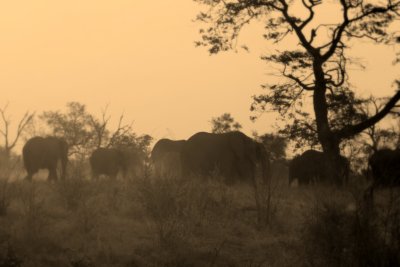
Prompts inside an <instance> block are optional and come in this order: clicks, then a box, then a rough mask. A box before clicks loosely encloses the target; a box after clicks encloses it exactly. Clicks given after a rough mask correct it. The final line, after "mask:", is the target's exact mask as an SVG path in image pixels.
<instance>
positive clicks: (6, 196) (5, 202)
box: [0, 178, 10, 216]
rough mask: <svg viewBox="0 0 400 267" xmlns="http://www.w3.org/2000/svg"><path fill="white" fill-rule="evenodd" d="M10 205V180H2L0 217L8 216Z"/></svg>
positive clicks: (0, 187) (0, 186) (0, 182)
mask: <svg viewBox="0 0 400 267" xmlns="http://www.w3.org/2000/svg"><path fill="white" fill-rule="evenodd" d="M9 205H10V183H9V181H8V178H0V216H5V215H7V209H8V206H9Z"/></svg>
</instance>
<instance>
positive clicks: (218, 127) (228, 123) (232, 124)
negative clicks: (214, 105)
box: [211, 113, 242, 133]
mask: <svg viewBox="0 0 400 267" xmlns="http://www.w3.org/2000/svg"><path fill="white" fill-rule="evenodd" d="M241 128H242V125H241V124H240V123H239V122H237V121H235V119H234V118H233V117H232V115H231V114H230V113H224V114H222V115H221V116H219V117H215V118H212V119H211V132H213V133H227V132H232V131H239V130H240V129H241Z"/></svg>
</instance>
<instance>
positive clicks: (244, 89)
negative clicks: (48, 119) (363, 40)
mask: <svg viewBox="0 0 400 267" xmlns="http://www.w3.org/2000/svg"><path fill="white" fill-rule="evenodd" d="M155 4H156V5H157V6H155ZM200 8H201V7H200V6H199V5H197V4H196V3H194V2H192V1H190V0H173V1H157V2H154V1H146V0H130V1H128V0H115V1H109V0H57V1H54V0H47V1H45V0H35V1H32V0H29V1H23V0H13V1H1V2H0V59H1V60H0V90H1V98H0V105H4V104H5V103H6V102H10V113H12V114H13V118H15V119H17V118H18V117H19V116H21V114H22V112H23V111H25V110H32V111H33V110H36V111H37V112H38V113H40V112H41V111H43V110H55V109H62V108H63V107H64V106H65V103H66V102H68V101H79V102H81V103H84V104H86V105H87V107H88V109H89V110H90V111H92V112H94V113H96V112H99V111H100V109H101V108H102V107H104V106H105V105H107V104H109V109H110V111H112V113H113V114H114V115H115V116H116V115H117V114H119V113H121V112H122V111H124V112H125V114H126V117H127V120H134V122H135V123H134V125H135V129H136V131H137V132H139V133H148V134H150V135H153V136H155V137H156V138H161V137H169V138H176V139H180V138H187V137H189V136H190V135H192V134H193V133H195V132H197V131H202V130H209V129H210V125H209V120H210V118H211V117H213V116H218V115H220V114H222V113H224V112H230V113H232V115H233V116H234V117H235V118H236V119H237V120H238V121H239V122H241V123H242V125H243V126H244V130H245V132H247V133H250V132H251V130H253V129H256V130H258V131H259V132H261V133H262V132H266V131H269V130H270V126H271V125H272V124H273V123H274V121H273V120H272V118H271V117H270V116H264V118H263V119H261V120H259V121H258V122H257V123H251V122H250V121H249V116H250V115H251V114H250V111H249V107H250V104H251V96H252V95H254V94H258V93H261V92H262V91H261V89H260V84H262V83H265V82H268V81H271V80H272V79H276V78H272V77H271V76H268V73H270V72H271V69H270V68H269V67H268V66H267V65H266V64H265V63H264V62H262V61H261V60H259V56H260V55H261V54H262V53H264V54H267V53H268V52H271V51H274V49H276V47H273V46H271V44H268V43H266V42H265V41H263V39H262V37H261V35H260V33H261V27H260V26H257V25H255V26H251V27H250V28H249V29H247V30H246V31H245V32H243V35H242V36H241V38H240V42H242V41H246V44H247V45H248V46H249V47H250V49H251V50H250V53H247V52H240V53H225V54H220V55H217V56H209V55H208V53H207V51H206V49H202V48H195V46H194V41H196V40H197V39H198V37H199V35H198V33H197V32H198V28H199V24H198V23H195V22H193V19H194V17H195V15H196V14H197V13H198V12H199V11H200ZM239 46H240V45H239ZM366 51H368V53H367V55H368V56H367V57H366V56H365V54H366V53H365V52H366ZM352 53H354V55H355V56H358V57H361V58H362V59H363V60H362V61H363V62H364V63H365V64H366V66H367V67H368V69H367V70H366V71H361V70H353V71H352V72H351V75H352V83H353V84H354V85H355V86H357V87H358V88H360V90H361V91H362V92H363V93H365V94H368V92H375V93H377V94H379V95H384V94H388V93H390V92H393V90H394V88H393V87H392V86H391V85H392V82H393V80H394V78H395V77H396V74H397V77H399V75H398V74H399V67H397V69H395V68H394V67H393V66H392V65H391V63H392V61H393V55H394V48H393V47H389V48H387V47H374V46H372V45H367V44H355V45H354V48H353V50H352ZM116 119H117V118H115V120H116Z"/></svg>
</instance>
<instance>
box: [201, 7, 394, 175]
mask: <svg viewBox="0 0 400 267" xmlns="http://www.w3.org/2000/svg"><path fill="white" fill-rule="evenodd" d="M194 1H196V2H199V3H201V4H205V5H207V6H208V7H209V9H208V10H207V11H206V12H201V13H200V14H198V16H197V19H198V20H199V21H202V22H204V23H206V24H208V26H207V28H206V29H202V30H201V31H200V34H201V37H202V39H201V40H200V41H198V42H197V45H199V46H207V47H208V48H209V52H210V53H212V54H215V53H218V52H220V51H227V50H231V49H234V48H235V45H236V43H237V37H238V36H239V33H240V31H241V29H242V28H243V27H244V26H245V25H247V24H249V23H250V22H251V21H253V20H258V21H263V22H264V24H265V34H264V37H265V38H266V39H267V40H271V41H273V42H275V43H279V42H282V41H283V40H285V39H288V37H290V38H295V39H296V40H297V41H298V43H299V45H297V44H296V45H292V49H291V50H283V51H277V52H276V53H275V54H271V55H267V56H263V57H262V59H263V60H265V61H267V62H269V63H272V64H276V65H278V66H281V68H282V69H281V75H282V77H284V78H285V79H286V82H283V83H280V84H272V85H271V84H267V85H264V86H263V88H264V89H265V90H266V91H267V92H266V93H265V94H262V95H259V96H256V97H254V104H253V106H252V109H253V110H261V111H265V110H267V109H268V110H272V111H277V112H279V113H280V114H281V115H282V116H284V119H285V121H286V122H287V124H286V130H287V132H289V133H294V134H296V136H299V137H298V139H300V138H301V136H302V135H304V136H305V137H307V138H308V137H310V138H311V137H316V138H317V140H318V142H319V143H320V144H321V146H322V148H323V151H324V152H325V153H326V154H327V156H328V157H329V158H330V159H331V160H330V163H331V164H330V166H329V168H331V170H330V172H329V173H331V175H332V177H331V178H332V179H336V178H337V177H336V172H335V169H337V168H336V167H337V165H338V164H340V163H339V154H340V143H341V142H342V141H343V140H346V139H349V138H353V137H354V136H355V135H357V134H359V133H361V132H362V131H364V130H366V129H368V128H369V127H371V126H372V125H374V124H376V123H377V122H378V121H380V120H381V119H382V118H383V117H385V116H386V115H387V114H388V113H389V112H390V110H392V108H393V107H394V106H395V104H396V103H397V101H398V100H399V99H400V91H397V92H396V93H395V94H394V95H393V96H392V97H391V98H390V99H389V100H388V101H387V103H386V104H385V105H384V106H383V107H382V108H381V109H380V110H379V111H378V112H377V113H375V114H373V115H371V116H369V117H368V118H361V117H360V116H358V114H353V116H351V117H349V116H350V115H351V113H352V112H353V111H356V109H354V108H353V107H354V105H355V104H357V102H358V99H357V98H356V96H355V95H354V93H353V91H352V89H350V84H349V83H348V72H347V70H348V66H349V65H350V64H352V63H353V62H354V61H353V59H351V58H350V57H349V56H348V54H347V52H348V50H349V45H348V44H349V43H350V42H351V41H352V40H354V39H367V40H371V41H373V42H376V43H393V42H394V41H395V38H393V35H392V34H390V32H389V31H388V28H389V26H390V25H391V24H392V22H393V21H395V20H397V19H398V18H399V17H400V13H399V12H400V1H399V0H386V1H383V2H380V3H376V4H375V3H370V2H367V1H366V0H358V1H354V0H339V1H336V2H334V3H327V2H323V1H319V0H317V1H313V0H302V1H290V0H230V1H224V0H194ZM299 5H300V6H301V7H302V8H299ZM319 5H331V9H335V8H337V10H339V11H340V16H339V17H338V20H337V22H335V23H323V22H321V21H318V19H320V18H321V17H322V16H321V14H320V13H321V12H323V11H322V9H321V8H318V7H317V6H319ZM292 44H293V43H292ZM396 84H397V87H398V88H400V81H397V82H396ZM309 96H311V99H312V106H313V110H312V111H307V109H306V108H305V107H304V104H305V103H307V99H308V97H309ZM310 112H313V115H314V117H315V119H314V118H312V119H310V117H311V116H310V114H309V113H310ZM349 112H350V113H349ZM342 115H343V116H344V117H343V118H345V119H339V120H338V119H337V117H338V116H339V117H340V116H342ZM346 119H347V120H346ZM292 124H293V126H291V125H292Z"/></svg>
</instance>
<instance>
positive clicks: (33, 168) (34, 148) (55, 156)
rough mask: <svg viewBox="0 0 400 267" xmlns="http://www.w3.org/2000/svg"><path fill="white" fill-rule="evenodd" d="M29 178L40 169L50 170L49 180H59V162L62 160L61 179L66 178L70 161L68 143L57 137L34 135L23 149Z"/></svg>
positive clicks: (27, 177)
mask: <svg viewBox="0 0 400 267" xmlns="http://www.w3.org/2000/svg"><path fill="white" fill-rule="evenodd" d="M22 156H23V161H24V166H25V169H26V171H27V173H28V175H27V176H26V179H27V180H32V176H33V175H34V174H35V173H37V172H38V171H39V170H40V169H47V170H48V171H49V175H48V180H50V181H51V180H57V179H58V177H57V163H58V161H61V179H65V175H66V167H67V162H68V144H67V142H66V141H65V140H64V139H61V138H57V137H39V136H36V137H33V138H31V139H29V140H28V141H27V142H26V144H25V145H24V147H23V149H22Z"/></svg>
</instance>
